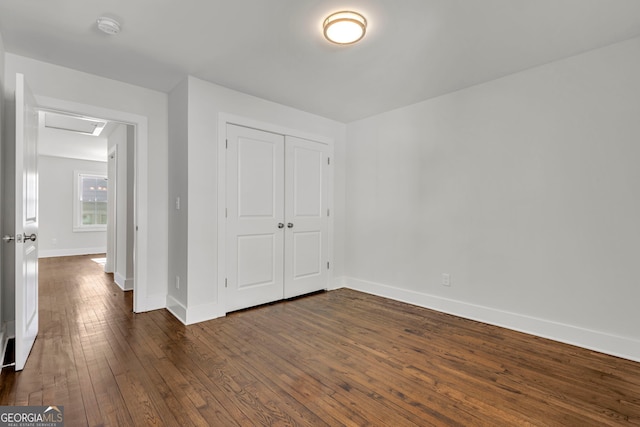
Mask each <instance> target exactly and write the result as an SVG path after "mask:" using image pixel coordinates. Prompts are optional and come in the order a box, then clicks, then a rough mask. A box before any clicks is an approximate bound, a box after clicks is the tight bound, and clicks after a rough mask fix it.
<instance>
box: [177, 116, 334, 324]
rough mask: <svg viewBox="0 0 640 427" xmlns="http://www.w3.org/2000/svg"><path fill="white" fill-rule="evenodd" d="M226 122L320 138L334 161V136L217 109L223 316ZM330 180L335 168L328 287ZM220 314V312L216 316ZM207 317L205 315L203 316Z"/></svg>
mask: <svg viewBox="0 0 640 427" xmlns="http://www.w3.org/2000/svg"><path fill="white" fill-rule="evenodd" d="M227 124H234V125H238V126H244V127H248V128H253V129H258V130H263V131H266V132H272V133H277V134H280V135H285V136H293V137H296V138H302V139H308V140H311V141H316V142H320V143H322V144H326V145H327V146H328V147H329V157H330V158H331V162H332V163H331V167H332V168H333V167H334V165H335V161H334V140H333V138H328V137H326V136H321V135H314V134H312V133H308V132H304V131H300V130H297V129H291V128H287V127H284V126H279V125H274V124H271V123H266V122H261V121H259V120H253V119H250V118H247V117H242V116H238V115H234V114H228V113H219V114H218V200H217V203H218V224H217V228H218V230H217V231H218V232H217V236H218V242H217V248H218V302H217V307H218V310H217V311H218V312H219V313H220V316H224V314H225V313H226V292H225V285H224V281H225V277H226V275H227V272H226V238H225V236H226V235H227V222H226V220H225V209H226V200H227V162H226V140H227ZM333 183H334V169H331V172H330V173H329V195H328V199H329V200H328V206H329V209H330V211H331V215H330V216H329V236H328V241H329V243H328V245H329V247H328V248H327V250H328V258H329V264H330V265H331V268H330V269H329V273H328V275H327V288H329V287H330V286H331V283H333V266H334V265H335V264H334V259H333V242H334V236H333V233H334V217H335V213H334V204H333V199H334V191H333ZM190 317H194V318H199V317H200V316H189V315H187V319H189V318H190ZM216 317H219V316H216ZM204 320H206V319H204Z"/></svg>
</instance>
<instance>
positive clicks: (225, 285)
mask: <svg viewBox="0 0 640 427" xmlns="http://www.w3.org/2000/svg"><path fill="white" fill-rule="evenodd" d="M224 287H225V288H226V287H227V278H226V277H225V279H224Z"/></svg>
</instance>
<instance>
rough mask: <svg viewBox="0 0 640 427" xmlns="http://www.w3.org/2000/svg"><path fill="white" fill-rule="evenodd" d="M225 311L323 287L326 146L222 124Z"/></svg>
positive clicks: (326, 223)
mask: <svg viewBox="0 0 640 427" xmlns="http://www.w3.org/2000/svg"><path fill="white" fill-rule="evenodd" d="M226 157H227V158H226V165H227V176H226V179H227V182H226V186H227V190H226V193H227V212H226V216H227V218H226V221H227V226H226V230H227V236H226V264H227V265H226V272H227V277H226V310H227V311H233V310H239V309H242V308H247V307H252V306H255V305H259V304H264V303H268V302H272V301H277V300H281V299H284V298H291V297H295V296H298V295H302V294H306V293H309V292H314V291H317V290H321V289H326V287H327V278H328V268H329V265H328V228H329V210H328V187H329V175H328V173H329V164H328V163H329V150H328V147H327V145H326V144H322V143H319V142H314V141H310V140H306V139H301V138H295V137H291V136H284V135H279V134H275V133H270V132H265V131H261V130H257V129H251V128H246V127H242V126H237V125H231V124H228V125H227V149H226Z"/></svg>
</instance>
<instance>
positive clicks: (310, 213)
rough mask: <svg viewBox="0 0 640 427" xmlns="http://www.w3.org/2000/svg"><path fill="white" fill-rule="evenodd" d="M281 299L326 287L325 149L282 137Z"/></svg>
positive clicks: (326, 148) (327, 184)
mask: <svg viewBox="0 0 640 427" xmlns="http://www.w3.org/2000/svg"><path fill="white" fill-rule="evenodd" d="M285 148H286V151H285V168H286V173H285V176H286V181H285V217H286V219H287V225H288V228H287V231H286V233H285V257H284V260H285V273H284V274H285V275H284V283H285V285H284V294H285V298H291V297H294V296H297V295H302V294H305V293H309V292H314V291H317V290H321V289H326V287H327V278H328V274H327V266H326V264H327V261H328V229H329V217H328V215H327V208H328V187H329V167H328V164H327V159H328V153H329V148H328V147H327V145H326V144H322V143H318V142H314V141H309V140H305V139H301V138H295V137H290V136H287V137H286V145H285Z"/></svg>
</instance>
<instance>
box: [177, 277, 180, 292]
mask: <svg viewBox="0 0 640 427" xmlns="http://www.w3.org/2000/svg"><path fill="white" fill-rule="evenodd" d="M176 289H180V276H176Z"/></svg>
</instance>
